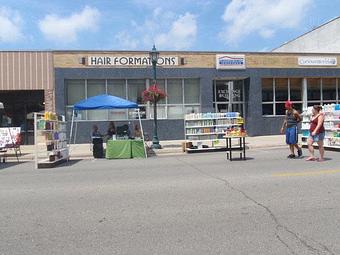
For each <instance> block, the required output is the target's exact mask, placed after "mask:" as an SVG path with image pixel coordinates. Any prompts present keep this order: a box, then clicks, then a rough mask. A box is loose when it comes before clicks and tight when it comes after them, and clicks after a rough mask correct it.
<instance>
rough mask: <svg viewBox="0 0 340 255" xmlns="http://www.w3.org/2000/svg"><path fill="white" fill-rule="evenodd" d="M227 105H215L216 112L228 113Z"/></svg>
mask: <svg viewBox="0 0 340 255" xmlns="http://www.w3.org/2000/svg"><path fill="white" fill-rule="evenodd" d="M230 111H231V109H229V105H228V104H217V112H230Z"/></svg>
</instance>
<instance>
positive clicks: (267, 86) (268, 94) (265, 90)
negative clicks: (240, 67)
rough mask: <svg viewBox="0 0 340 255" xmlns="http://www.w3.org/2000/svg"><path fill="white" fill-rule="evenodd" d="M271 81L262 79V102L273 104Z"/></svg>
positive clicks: (270, 79)
mask: <svg viewBox="0 0 340 255" xmlns="http://www.w3.org/2000/svg"><path fill="white" fill-rule="evenodd" d="M273 96H274V93H273V79H272V78H265V79H262V102H273Z"/></svg>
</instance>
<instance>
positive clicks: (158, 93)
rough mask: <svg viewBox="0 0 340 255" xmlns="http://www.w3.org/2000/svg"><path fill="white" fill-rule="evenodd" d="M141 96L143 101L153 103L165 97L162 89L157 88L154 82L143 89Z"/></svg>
mask: <svg viewBox="0 0 340 255" xmlns="http://www.w3.org/2000/svg"><path fill="white" fill-rule="evenodd" d="M142 96H143V101H144V102H150V103H152V104H154V103H158V102H159V101H160V100H162V99H164V98H165V97H166V94H165V92H164V91H162V90H161V89H160V88H158V86H157V84H154V85H152V86H150V87H149V88H148V89H146V90H144V91H143V94H142Z"/></svg>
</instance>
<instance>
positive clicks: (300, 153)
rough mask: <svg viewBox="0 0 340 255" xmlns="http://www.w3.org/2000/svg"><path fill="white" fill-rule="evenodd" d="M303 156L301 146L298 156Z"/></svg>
mask: <svg viewBox="0 0 340 255" xmlns="http://www.w3.org/2000/svg"><path fill="white" fill-rule="evenodd" d="M301 156H302V150H301V148H300V149H298V157H301Z"/></svg>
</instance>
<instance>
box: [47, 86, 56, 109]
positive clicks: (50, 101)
mask: <svg viewBox="0 0 340 255" xmlns="http://www.w3.org/2000/svg"><path fill="white" fill-rule="evenodd" d="M44 98H45V111H49V112H55V100H54V98H55V96H54V90H52V89H45V90H44Z"/></svg>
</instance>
